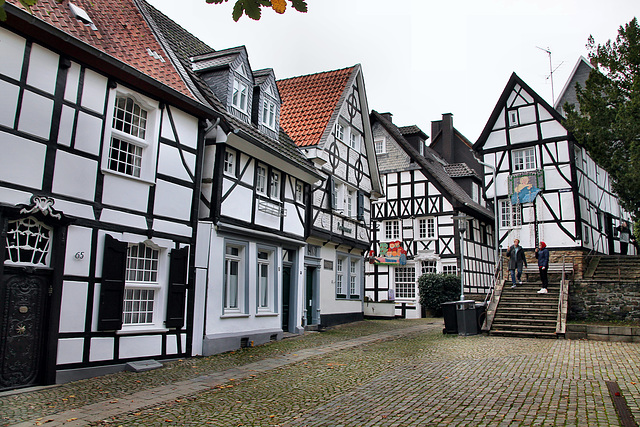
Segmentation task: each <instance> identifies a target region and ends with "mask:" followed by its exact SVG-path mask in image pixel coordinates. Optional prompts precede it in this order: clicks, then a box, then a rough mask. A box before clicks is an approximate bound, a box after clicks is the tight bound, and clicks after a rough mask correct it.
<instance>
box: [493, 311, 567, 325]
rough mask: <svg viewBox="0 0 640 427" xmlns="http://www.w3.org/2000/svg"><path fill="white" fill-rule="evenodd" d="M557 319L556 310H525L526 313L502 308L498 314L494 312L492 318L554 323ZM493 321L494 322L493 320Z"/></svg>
mask: <svg viewBox="0 0 640 427" xmlns="http://www.w3.org/2000/svg"><path fill="white" fill-rule="evenodd" d="M557 318H558V310H555V311H554V310H544V311H542V310H537V311H534V310H527V311H522V310H509V309H507V310H505V309H504V308H500V310H499V311H498V312H496V315H495V317H494V319H500V320H502V319H523V320H527V321H528V320H529V319H538V320H551V321H554V322H555V321H556V319H557ZM494 321H495V320H494Z"/></svg>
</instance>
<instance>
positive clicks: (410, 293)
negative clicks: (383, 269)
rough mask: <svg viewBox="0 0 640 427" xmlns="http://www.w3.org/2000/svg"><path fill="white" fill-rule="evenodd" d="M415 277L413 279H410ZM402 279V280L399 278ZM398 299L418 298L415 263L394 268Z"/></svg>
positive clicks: (411, 299)
mask: <svg viewBox="0 0 640 427" xmlns="http://www.w3.org/2000/svg"><path fill="white" fill-rule="evenodd" d="M412 277H413V281H410V279H411V278H412ZM399 279H402V280H399ZM393 285H394V287H395V294H396V300H405V301H414V300H415V299H416V298H417V295H418V291H417V287H418V285H417V283H416V269H415V266H414V265H413V264H407V265H405V266H403V267H394V268H393Z"/></svg>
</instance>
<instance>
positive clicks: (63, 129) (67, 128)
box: [58, 105, 99, 147]
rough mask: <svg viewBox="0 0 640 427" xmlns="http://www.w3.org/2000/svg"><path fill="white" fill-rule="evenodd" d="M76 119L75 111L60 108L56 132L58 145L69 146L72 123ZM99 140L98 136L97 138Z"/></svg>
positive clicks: (65, 107) (67, 107)
mask: <svg viewBox="0 0 640 427" xmlns="http://www.w3.org/2000/svg"><path fill="white" fill-rule="evenodd" d="M75 119H76V110H75V109H73V108H71V107H69V106H67V105H63V106H62V112H61V114H60V128H59V130H58V144H60V145H64V146H66V147H70V146H71V138H72V137H73V122H74V121H75ZM98 138H99V136H98Z"/></svg>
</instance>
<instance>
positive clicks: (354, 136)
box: [349, 129, 360, 151]
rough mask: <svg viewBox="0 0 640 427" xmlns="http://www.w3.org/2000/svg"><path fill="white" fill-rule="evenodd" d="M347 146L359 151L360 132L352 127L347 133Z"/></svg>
mask: <svg viewBox="0 0 640 427" xmlns="http://www.w3.org/2000/svg"><path fill="white" fill-rule="evenodd" d="M349 146H350V147H351V148H353V149H354V150H357V151H360V134H359V133H357V132H356V131H355V130H353V129H352V130H351V133H350V134H349Z"/></svg>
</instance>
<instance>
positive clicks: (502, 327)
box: [491, 322, 556, 333]
mask: <svg viewBox="0 0 640 427" xmlns="http://www.w3.org/2000/svg"><path fill="white" fill-rule="evenodd" d="M491 329H492V331H493V330H494V329H495V330H498V331H514V332H544V333H555V331H556V323H555V322H553V323H552V324H540V325H531V324H524V325H521V324H516V323H498V324H495V322H494V325H493V326H492V328H491Z"/></svg>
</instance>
